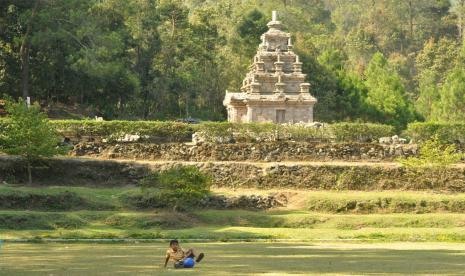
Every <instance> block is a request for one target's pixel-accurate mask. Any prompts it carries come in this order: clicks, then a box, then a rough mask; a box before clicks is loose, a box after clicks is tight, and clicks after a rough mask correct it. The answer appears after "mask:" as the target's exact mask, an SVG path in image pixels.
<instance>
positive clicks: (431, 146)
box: [399, 135, 463, 167]
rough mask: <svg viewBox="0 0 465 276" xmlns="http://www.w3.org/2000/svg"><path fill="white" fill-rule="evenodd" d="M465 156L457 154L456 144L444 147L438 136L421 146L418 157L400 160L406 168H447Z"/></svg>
mask: <svg viewBox="0 0 465 276" xmlns="http://www.w3.org/2000/svg"><path fill="white" fill-rule="evenodd" d="M462 157H463V154H460V153H456V147H455V145H454V144H451V145H443V144H442V143H441V142H440V140H439V138H438V135H435V136H434V137H433V139H431V140H428V141H426V142H424V143H423V144H421V146H420V153H419V155H418V157H413V156H412V157H409V158H407V159H399V162H400V163H401V164H402V165H404V166H406V167H446V166H449V165H452V164H455V163H457V162H459V161H460V159H461V158H462Z"/></svg>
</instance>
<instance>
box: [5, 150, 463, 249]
mask: <svg viewBox="0 0 465 276" xmlns="http://www.w3.org/2000/svg"><path fill="white" fill-rule="evenodd" d="M310 146H311V145H309V147H310ZM313 146H315V145H313ZM309 151H312V150H311V149H310V150H309ZM246 156H247V155H245V157H243V158H245V159H246ZM121 158H122V157H121ZM209 158H210V159H211V158H212V157H211V156H210V157H209ZM173 159H176V158H173ZM252 159H253V158H252ZM174 165H195V166H198V167H199V168H200V169H201V170H202V171H204V172H206V173H208V174H210V175H211V176H212V177H213V183H214V187H213V190H212V191H213V194H214V195H217V196H222V197H223V198H226V199H228V200H229V201H228V200H226V201H222V202H228V203H221V202H220V203H217V204H216V205H208V204H206V205H204V206H201V207H199V208H196V209H189V210H185V211H184V212H181V213H180V212H174V211H173V210H172V209H171V208H170V206H159V205H157V203H156V202H154V199H151V198H148V197H144V191H143V190H142V189H141V188H140V187H138V186H137V183H138V181H139V180H140V179H141V178H142V177H143V176H144V175H146V174H147V173H149V172H150V171H162V170H166V169H167V168H170V167H172V166H174ZM0 172H1V176H0V178H1V180H2V181H3V184H2V185H1V186H0V209H1V210H0V235H1V236H2V238H4V239H9V240H16V239H20V240H29V239H170V238H181V239H195V240H197V239H205V240H256V239H259V240H261V239H283V240H310V241H317V240H318V241H321V240H344V241H347V240H350V241H353V240H359V241H460V242H462V241H465V234H464V233H465V231H464V230H465V215H464V211H465V194H462V193H461V192H462V191H464V190H465V167H464V165H462V164H460V165H456V166H453V167H450V168H447V169H443V170H441V171H434V170H433V171H430V170H410V169H405V168H403V167H400V166H399V165H398V164H397V163H395V162H392V161H389V160H371V161H364V160H359V161H356V162H354V161H347V160H346V158H337V156H336V157H333V158H332V160H331V161H327V162H325V161H316V160H311V161H308V160H301V161H296V160H280V161H279V162H276V161H275V162H264V161H256V160H242V161H240V162H239V161H228V160H209V161H185V160H171V161H166V160H156V159H155V160H152V161H143V160H139V161H137V160H131V161H129V160H127V159H118V158H117V157H114V158H113V159H112V160H108V159H103V157H101V156H100V157H99V159H92V158H89V157H88V156H84V157H81V158H69V157H67V158H61V159H54V160H49V161H47V162H46V163H44V164H42V166H41V167H39V168H38V169H36V170H35V175H34V178H35V179H36V183H37V184H36V185H35V186H25V185H22V184H14V183H20V182H22V177H23V175H24V171H23V170H22V169H21V163H20V161H18V160H17V159H15V158H6V157H4V158H3V159H2V162H1V163H0ZM270 200H271V201H272V202H275V201H276V202H278V203H276V204H275V203H273V204H268V203H267V204H263V202H271V201H270ZM273 200H275V201H273ZM229 202H235V203H229ZM244 202H246V203H244ZM222 204H223V205H222Z"/></svg>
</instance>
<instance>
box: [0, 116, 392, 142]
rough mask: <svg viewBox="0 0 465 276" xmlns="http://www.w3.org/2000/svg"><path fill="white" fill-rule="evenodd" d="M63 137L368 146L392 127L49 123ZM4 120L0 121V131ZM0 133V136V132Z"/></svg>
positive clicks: (121, 122)
mask: <svg viewBox="0 0 465 276" xmlns="http://www.w3.org/2000/svg"><path fill="white" fill-rule="evenodd" d="M50 123H51V124H52V125H53V126H54V127H55V128H56V130H57V131H58V132H59V133H61V135H63V136H65V137H76V138H78V139H79V138H82V137H91V138H94V139H95V138H99V139H106V140H107V141H109V142H114V141H117V140H119V139H121V138H124V136H125V135H126V134H130V135H139V136H141V137H142V138H146V139H145V140H147V141H157V142H158V141H161V142H186V141H190V140H191V137H192V134H194V132H198V133H199V134H200V136H201V137H202V138H203V139H204V140H205V141H206V142H212V143H231V142H242V143H256V142H273V141H296V142H312V141H321V140H323V141H337V142H369V141H373V140H377V139H378V138H380V137H385V136H392V135H393V134H394V127H392V126H389V125H382V124H372V123H335V124H328V125H325V126H324V127H320V128H316V127H306V126H303V125H277V124H273V123H245V124H235V123H229V122H205V123H201V124H198V125H190V124H185V123H177V122H159V121H93V120H82V121H79V120H57V121H50ZM6 125H8V120H6V119H0V131H1V130H2V128H5V126H6ZM0 133H1V132H0Z"/></svg>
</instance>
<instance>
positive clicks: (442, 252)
mask: <svg viewBox="0 0 465 276" xmlns="http://www.w3.org/2000/svg"><path fill="white" fill-rule="evenodd" d="M182 245H183V246H184V247H185V248H188V247H193V248H195V249H196V250H198V251H203V252H205V254H206V258H205V260H204V261H203V262H202V263H200V264H198V265H197V267H196V268H195V269H194V270H174V269H172V268H171V266H170V267H169V268H168V269H163V268H162V267H161V264H162V262H163V257H164V252H165V250H166V248H167V245H166V244H6V245H5V246H4V250H3V252H2V258H0V275H21V274H29V273H31V274H34V273H35V274H41V273H44V274H45V273H46V274H54V275H63V274H66V275H102V274H103V275H115V274H118V275H135V274H143V275H172V274H174V275H179V274H182V275H184V274H185V273H189V275H193V274H194V275H215V274H216V275H252V274H257V273H275V274H278V275H286V274H324V273H337V274H363V275H366V274H381V273H382V274H391V275H395V274H430V275H431V274H457V275H459V274H462V273H463V271H464V269H465V263H464V262H463V258H464V255H465V247H462V248H463V249H456V248H454V247H453V246H451V249H450V250H447V249H436V248H432V249H428V248H422V249H421V250H420V249H419V250H416V249H415V250H414V249H401V248H400V249H386V248H365V247H363V246H361V248H357V245H353V244H352V245H351V246H347V247H346V246H344V244H342V245H340V246H338V247H330V246H329V247H326V246H325V245H319V246H312V245H310V244H297V243H293V244H289V243H207V244H182ZM400 247H402V246H401V245H400Z"/></svg>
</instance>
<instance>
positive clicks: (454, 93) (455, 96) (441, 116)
mask: <svg viewBox="0 0 465 276" xmlns="http://www.w3.org/2000/svg"><path fill="white" fill-rule="evenodd" d="M434 118H435V119H437V120H441V121H450V122H463V121H464V120H465V69H464V68H463V67H462V66H457V67H456V68H454V69H453V70H452V71H451V72H450V73H449V75H448V76H447V78H446V82H445V83H444V85H443V86H442V88H441V91H440V100H439V102H438V104H437V110H436V113H435V117H434Z"/></svg>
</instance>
